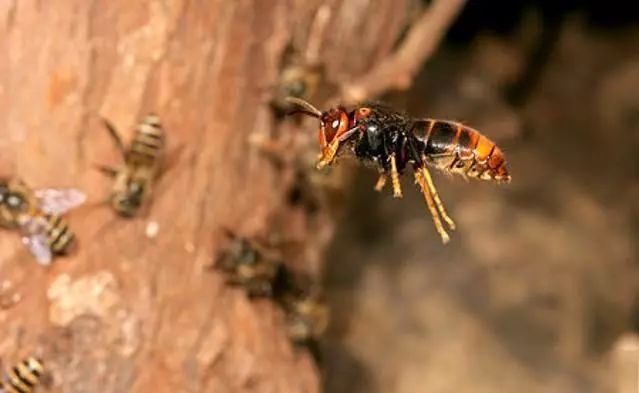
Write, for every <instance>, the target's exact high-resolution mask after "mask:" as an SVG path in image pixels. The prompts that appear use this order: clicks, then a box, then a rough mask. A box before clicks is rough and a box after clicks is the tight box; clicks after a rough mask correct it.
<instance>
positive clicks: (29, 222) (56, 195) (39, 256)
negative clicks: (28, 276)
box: [0, 179, 86, 265]
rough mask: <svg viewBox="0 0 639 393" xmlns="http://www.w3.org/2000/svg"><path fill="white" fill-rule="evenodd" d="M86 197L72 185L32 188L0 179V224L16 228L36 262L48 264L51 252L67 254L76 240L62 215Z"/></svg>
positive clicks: (51, 256) (10, 180) (20, 182)
mask: <svg viewBox="0 0 639 393" xmlns="http://www.w3.org/2000/svg"><path fill="white" fill-rule="evenodd" d="M85 200H86V196H85V195H84V193H82V192H81V191H79V190H77V189H74V188H69V189H62V188H47V189H41V190H31V189H30V188H29V187H28V186H27V185H26V184H25V183H24V182H22V181H21V180H18V179H0V226H1V227H3V228H8V229H19V230H20V231H21V233H22V241H23V243H24V244H25V245H26V246H27V248H28V249H29V251H31V253H32V254H33V256H34V257H35V258H36V260H37V261H38V263H40V264H42V265H49V264H50V263H51V260H52V258H53V254H58V255H61V254H66V253H67V252H68V251H70V249H71V247H72V246H73V244H74V243H75V235H74V233H73V232H72V231H71V229H70V228H69V225H68V223H67V222H66V220H64V219H63V218H62V215H63V214H64V213H65V212H67V211H68V210H70V209H72V208H74V207H77V206H79V205H81V204H82V203H84V201H85Z"/></svg>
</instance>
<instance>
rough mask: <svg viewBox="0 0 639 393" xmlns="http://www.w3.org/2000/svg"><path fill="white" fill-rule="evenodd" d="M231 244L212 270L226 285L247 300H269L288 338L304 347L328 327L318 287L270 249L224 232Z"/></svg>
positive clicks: (272, 248) (326, 313) (326, 312)
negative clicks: (243, 292)
mask: <svg viewBox="0 0 639 393" xmlns="http://www.w3.org/2000/svg"><path fill="white" fill-rule="evenodd" d="M226 235H227V237H228V238H229V239H230V241H231V243H230V245H229V247H228V248H226V249H224V250H223V251H222V252H220V253H219V254H218V258H217V260H216V263H215V267H216V268H217V269H219V270H221V271H223V272H224V273H225V274H226V275H227V280H226V282H227V283H228V284H230V285H234V286H238V287H243V288H244V289H245V290H246V293H247V295H248V296H250V297H269V298H272V299H273V300H274V301H275V302H276V303H278V304H279V305H280V307H281V308H282V309H283V310H284V312H285V314H286V321H287V330H288V334H289V337H290V338H291V340H292V341H293V342H295V343H307V342H309V341H312V340H315V339H317V338H318V337H319V336H321V335H322V334H323V333H324V331H325V330H326V327H327V325H328V307H327V306H326V303H325V302H324V301H323V299H322V296H321V293H320V286H319V284H318V283H317V282H314V281H313V280H312V279H311V277H310V276H308V275H305V274H300V273H296V272H293V271H292V270H291V269H290V268H288V267H286V266H285V265H284V261H283V259H282V258H281V256H280V255H279V254H278V252H277V250H276V249H275V247H273V246H269V245H265V244H263V243H262V242H259V241H257V240H255V239H247V238H243V237H239V236H237V235H235V234H233V233H232V232H230V231H227V232H226Z"/></svg>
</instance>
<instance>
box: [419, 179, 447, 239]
mask: <svg viewBox="0 0 639 393" xmlns="http://www.w3.org/2000/svg"><path fill="white" fill-rule="evenodd" d="M422 172H423V169H417V170H415V183H417V184H419V186H420V187H421V189H422V193H423V194H424V199H425V200H426V204H427V205H428V210H429V211H430V215H431V216H432V217H433V222H434V223H435V229H437V232H439V235H440V236H441V238H442V242H443V243H444V244H446V243H448V242H449V241H450V236H448V233H446V230H445V229H444V226H443V225H442V221H441V219H440V217H439V211H437V207H436V206H435V201H434V200H433V196H432V195H431V193H430V189H429V188H428V183H427V182H426V179H425V178H424V175H423V174H422Z"/></svg>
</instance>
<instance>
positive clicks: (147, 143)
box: [126, 115, 165, 166]
mask: <svg viewBox="0 0 639 393" xmlns="http://www.w3.org/2000/svg"><path fill="white" fill-rule="evenodd" d="M164 143H165V141H164V130H163V129H162V125H161V124H160V120H159V119H158V117H157V116H155V115H148V116H146V117H145V118H144V120H143V121H142V122H141V123H140V125H138V128H137V130H136V132H135V137H134V139H133V142H132V144H131V148H130V149H129V151H128V152H127V157H126V161H127V163H128V164H129V165H147V166H153V165H155V163H156V161H157V159H158V157H159V156H160V155H161V154H162V151H163V150H164Z"/></svg>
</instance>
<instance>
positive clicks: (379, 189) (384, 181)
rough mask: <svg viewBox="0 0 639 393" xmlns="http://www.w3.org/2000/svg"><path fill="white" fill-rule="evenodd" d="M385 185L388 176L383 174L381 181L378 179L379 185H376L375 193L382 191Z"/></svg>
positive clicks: (380, 176)
mask: <svg viewBox="0 0 639 393" xmlns="http://www.w3.org/2000/svg"><path fill="white" fill-rule="evenodd" d="M385 185H386V175H385V174H383V173H380V175H379V179H377V183H376V184H375V191H377V192H380V191H382V190H383V189H384V186H385Z"/></svg>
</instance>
